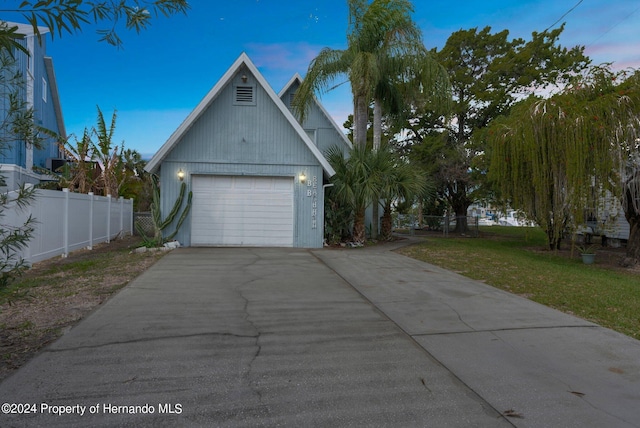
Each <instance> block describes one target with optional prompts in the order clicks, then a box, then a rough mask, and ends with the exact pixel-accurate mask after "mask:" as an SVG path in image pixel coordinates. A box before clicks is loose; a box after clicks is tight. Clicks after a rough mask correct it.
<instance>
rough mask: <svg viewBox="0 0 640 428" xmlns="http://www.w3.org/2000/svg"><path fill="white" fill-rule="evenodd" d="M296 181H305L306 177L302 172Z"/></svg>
mask: <svg viewBox="0 0 640 428" xmlns="http://www.w3.org/2000/svg"><path fill="white" fill-rule="evenodd" d="M298 180H300V183H304V182H305V181H307V176H306V175H304V172H302V173H300V176H299V177H298Z"/></svg>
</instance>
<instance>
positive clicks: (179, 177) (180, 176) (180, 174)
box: [178, 168, 184, 181]
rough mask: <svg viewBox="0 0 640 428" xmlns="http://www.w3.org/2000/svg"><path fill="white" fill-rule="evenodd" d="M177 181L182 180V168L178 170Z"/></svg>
mask: <svg viewBox="0 0 640 428" xmlns="http://www.w3.org/2000/svg"><path fill="white" fill-rule="evenodd" d="M178 179H179V180H180V181H182V180H184V171H183V170H182V168H180V169H179V170H178Z"/></svg>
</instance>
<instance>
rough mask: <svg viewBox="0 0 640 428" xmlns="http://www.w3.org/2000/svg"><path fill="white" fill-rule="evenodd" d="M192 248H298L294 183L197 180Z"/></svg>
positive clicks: (289, 179)
mask: <svg viewBox="0 0 640 428" xmlns="http://www.w3.org/2000/svg"><path fill="white" fill-rule="evenodd" d="M191 188H192V191H193V206H192V210H193V211H192V214H191V244H192V245H237V246H266V247H292V246H293V178H292V177H235V176H234V177H227V176H194V177H193V181H192V184H191Z"/></svg>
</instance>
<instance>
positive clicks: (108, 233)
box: [107, 195, 111, 244]
mask: <svg viewBox="0 0 640 428" xmlns="http://www.w3.org/2000/svg"><path fill="white" fill-rule="evenodd" d="M110 242H111V195H107V244H108V243H110Z"/></svg>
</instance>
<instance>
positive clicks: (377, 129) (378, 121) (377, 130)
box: [371, 99, 382, 240]
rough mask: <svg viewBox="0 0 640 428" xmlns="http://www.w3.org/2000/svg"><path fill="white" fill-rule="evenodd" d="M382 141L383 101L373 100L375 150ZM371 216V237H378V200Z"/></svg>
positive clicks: (374, 203)
mask: <svg viewBox="0 0 640 428" xmlns="http://www.w3.org/2000/svg"><path fill="white" fill-rule="evenodd" d="M381 141H382V101H380V100H377V99H376V100H374V102H373V150H379V149H380V144H381ZM372 208H373V210H372V211H373V212H372V216H371V239H373V240H375V239H378V229H379V224H378V223H379V218H380V208H379V204H378V202H377V200H375V199H374V201H373V206H372Z"/></svg>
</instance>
